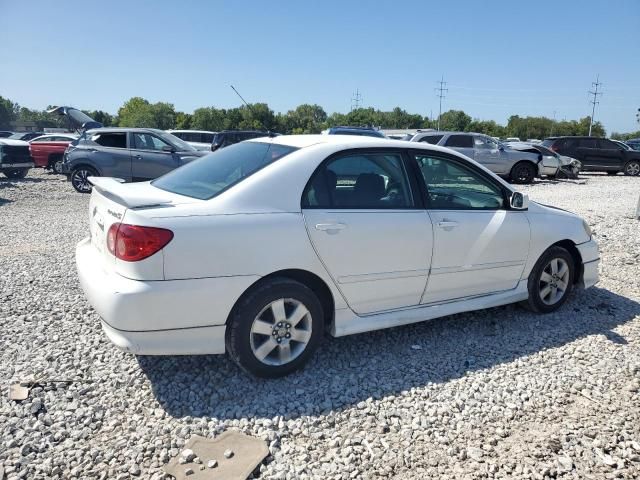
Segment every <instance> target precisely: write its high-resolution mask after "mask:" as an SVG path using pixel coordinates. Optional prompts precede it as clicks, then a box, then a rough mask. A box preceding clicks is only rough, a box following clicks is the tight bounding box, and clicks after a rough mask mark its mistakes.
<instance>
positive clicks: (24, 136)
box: [6, 132, 44, 142]
mask: <svg viewBox="0 0 640 480" xmlns="http://www.w3.org/2000/svg"><path fill="white" fill-rule="evenodd" d="M42 135H44V132H16V133H14V134H12V135H10V136H8V137H6V138H10V139H11V140H22V141H23V142H28V141H29V140H33V139H34V138H37V137H40V136H42Z"/></svg>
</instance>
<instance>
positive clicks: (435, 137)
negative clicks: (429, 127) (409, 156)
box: [420, 135, 444, 145]
mask: <svg viewBox="0 0 640 480" xmlns="http://www.w3.org/2000/svg"><path fill="white" fill-rule="evenodd" d="M442 137H444V135H427V136H426V137H422V138H421V139H420V141H421V142H425V143H430V144H431V145H437V143H438V142H439V141H440V140H442Z"/></svg>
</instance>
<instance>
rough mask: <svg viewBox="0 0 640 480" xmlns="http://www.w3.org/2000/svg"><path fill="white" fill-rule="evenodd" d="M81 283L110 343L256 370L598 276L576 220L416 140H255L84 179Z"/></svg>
mask: <svg viewBox="0 0 640 480" xmlns="http://www.w3.org/2000/svg"><path fill="white" fill-rule="evenodd" d="M91 181H92V182H93V184H94V186H95V188H94V189H93V193H92V196H91V200H90V207H89V217H90V232H91V235H90V237H89V238H87V239H85V240H83V241H82V242H80V243H79V244H78V246H77V251H76V259H77V267H78V273H79V276H80V282H81V285H82V288H83V289H84V292H85V294H86V296H87V298H88V299H89V302H90V303H91V305H93V307H94V308H95V310H96V311H97V312H98V314H99V315H100V317H101V318H102V327H103V329H104V331H105V333H106V334H107V336H108V337H109V338H110V339H111V341H113V342H114V343H115V344H116V345H117V346H118V347H120V348H122V349H124V350H126V351H128V352H132V353H136V354H148V355H176V354H222V353H225V352H227V353H228V354H229V356H230V357H231V358H232V359H233V360H234V361H235V362H236V363H237V364H238V365H240V366H241V367H242V368H244V369H245V370H247V371H249V372H251V373H253V374H255V375H258V376H265V377H276V376H280V375H285V374H287V373H289V372H291V371H293V370H295V369H297V368H299V367H300V366H302V365H303V364H304V363H305V362H306V361H307V360H308V359H309V356H310V355H311V354H312V353H313V350H314V349H315V348H316V347H318V345H319V344H320V342H321V340H322V338H323V334H324V332H325V331H328V332H329V333H330V334H331V335H333V336H342V335H350V334H354V333H359V332H366V331H369V330H376V329H381V328H387V327H393V326H397V325H404V324H408V323H413V322H420V321H423V320H428V319H432V318H436V317H442V316H445V315H450V314H454V313H458V312H465V311H470V310H477V309H482V308H487V307H495V306H497V305H504V304H508V303H512V302H523V303H525V304H526V305H528V307H529V308H530V309H532V310H534V311H536V312H542V313H545V312H552V311H554V310H556V309H558V308H559V307H560V306H561V305H562V304H563V303H564V302H565V301H566V300H567V297H568V296H569V294H570V292H571V291H572V289H573V288H575V287H585V288H586V287H589V286H592V285H594V284H595V283H596V282H597V279H598V261H599V255H598V247H597V244H596V243H595V242H594V240H593V239H592V238H591V231H590V229H589V226H588V225H587V224H586V223H585V221H584V220H582V219H581V218H579V217H578V216H576V215H573V214H571V213H569V212H566V211H564V210H560V209H557V208H553V207H548V206H543V205H539V204H537V203H534V202H529V200H528V198H527V197H526V195H523V194H522V193H520V192H517V191H514V190H513V189H512V187H511V186H510V185H509V184H508V183H506V182H504V181H503V180H501V179H500V178H499V177H497V176H496V175H494V174H493V173H491V172H490V171H489V170H487V169H486V168H484V167H482V166H480V165H479V164H478V163H476V162H474V161H473V160H470V159H469V158H467V157H464V156H462V155H460V154H457V153H455V152H453V151H451V150H449V149H446V148H441V147H436V146H433V145H429V144H424V143H415V144H408V143H407V142H403V141H395V140H386V139H377V138H369V137H353V136H341V135H297V136H279V137H277V138H261V139H255V140H251V141H246V142H243V143H240V144H237V145H234V146H231V147H228V148H224V149H221V150H219V151H217V152H215V153H212V154H210V155H208V156H206V157H203V158H201V159H199V160H196V161H193V162H191V163H189V164H187V165H185V166H183V167H181V168H179V169H177V170H174V171H173V172H171V173H168V174H166V175H164V176H163V177H160V178H158V179H156V180H154V181H152V182H145V183H130V184H125V183H122V182H121V181H118V180H117V179H112V178H92V179H91Z"/></svg>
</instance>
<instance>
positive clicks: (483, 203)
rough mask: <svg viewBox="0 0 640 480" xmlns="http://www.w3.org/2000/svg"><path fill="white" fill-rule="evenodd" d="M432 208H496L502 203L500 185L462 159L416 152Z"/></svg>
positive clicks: (429, 206) (428, 205)
mask: <svg viewBox="0 0 640 480" xmlns="http://www.w3.org/2000/svg"><path fill="white" fill-rule="evenodd" d="M414 157H415V159H416V161H417V162H418V167H419V168H420V172H421V173H422V178H423V179H424V183H425V184H426V187H427V197H428V203H427V207H428V208H430V209H432V210H498V209H501V208H504V207H505V202H504V195H503V193H502V190H501V189H500V187H498V186H497V185H495V184H494V183H493V182H491V181H490V180H489V179H487V178H485V177H484V176H483V175H482V174H480V173H478V172H475V171H474V170H472V169H471V168H469V167H467V166H465V165H463V164H462V163H461V162H457V161H453V160H450V159H447V158H441V157H437V156H434V155H431V154H415V155H414Z"/></svg>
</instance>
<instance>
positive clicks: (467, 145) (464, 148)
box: [438, 133, 474, 158]
mask: <svg viewBox="0 0 640 480" xmlns="http://www.w3.org/2000/svg"><path fill="white" fill-rule="evenodd" d="M438 145H443V146H445V147H448V148H452V149H454V150H455V151H456V152H459V153H461V154H463V155H466V156H467V157H469V158H473V157H474V152H473V136H472V135H469V134H466V133H464V134H458V133H454V134H451V135H449V136H448V137H445V138H444V139H443V140H442V141H440V143H439V144H438Z"/></svg>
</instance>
